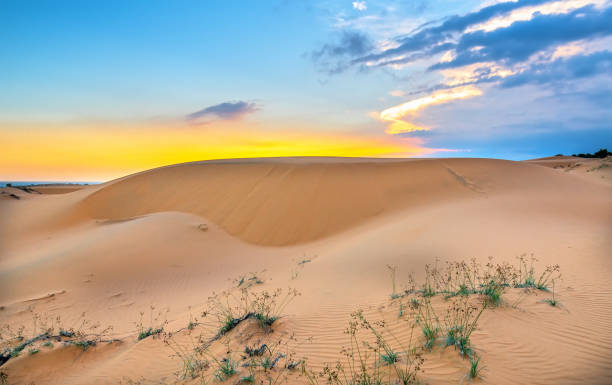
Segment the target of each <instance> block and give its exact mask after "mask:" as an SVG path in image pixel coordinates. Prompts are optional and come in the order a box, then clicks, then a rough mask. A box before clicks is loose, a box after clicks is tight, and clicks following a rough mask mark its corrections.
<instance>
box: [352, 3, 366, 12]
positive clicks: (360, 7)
mask: <svg viewBox="0 0 612 385" xmlns="http://www.w3.org/2000/svg"><path fill="white" fill-rule="evenodd" d="M353 8H355V9H356V10H358V11H365V10H366V9H368V7H367V6H366V2H365V1H353Z"/></svg>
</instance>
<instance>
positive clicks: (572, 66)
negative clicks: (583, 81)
mask: <svg viewBox="0 0 612 385" xmlns="http://www.w3.org/2000/svg"><path fill="white" fill-rule="evenodd" d="M598 74H612V52H610V51H600V52H594V53H591V54H588V55H575V56H571V57H563V58H560V59H557V60H555V61H554V62H552V63H545V64H539V63H538V64H534V65H532V66H531V67H530V68H529V70H526V71H523V72H521V73H519V74H516V75H513V76H509V77H506V78H505V79H504V80H503V81H502V82H501V86H502V87H516V86H520V85H524V84H546V83H558V82H561V81H564V80H574V79H580V78H585V77H590V76H594V75H598Z"/></svg>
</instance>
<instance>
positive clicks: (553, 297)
mask: <svg viewBox="0 0 612 385" xmlns="http://www.w3.org/2000/svg"><path fill="white" fill-rule="evenodd" d="M544 301H545V302H547V303H548V304H549V305H550V306H557V305H558V304H559V303H558V302H557V300H556V299H555V280H554V279H553V280H552V298H548V299H545V300H544Z"/></svg>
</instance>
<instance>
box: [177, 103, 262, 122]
mask: <svg viewBox="0 0 612 385" xmlns="http://www.w3.org/2000/svg"><path fill="white" fill-rule="evenodd" d="M257 109H258V108H257V105H256V104H255V103H249V102H244V101H234V102H225V103H220V104H215V105H214V106H209V107H206V108H204V109H201V110H199V111H196V112H194V113H191V114H189V115H187V116H186V119H187V120H198V121H205V122H208V121H213V120H232V119H240V118H242V117H243V116H244V115H247V114H251V113H253V112H255V111H257Z"/></svg>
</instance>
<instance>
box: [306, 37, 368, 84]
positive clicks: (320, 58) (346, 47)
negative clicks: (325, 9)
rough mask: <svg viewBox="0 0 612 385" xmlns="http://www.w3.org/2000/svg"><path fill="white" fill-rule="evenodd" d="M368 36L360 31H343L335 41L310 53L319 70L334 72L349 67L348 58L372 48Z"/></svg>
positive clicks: (357, 55)
mask: <svg viewBox="0 0 612 385" xmlns="http://www.w3.org/2000/svg"><path fill="white" fill-rule="evenodd" d="M373 47H374V45H373V44H372V42H371V40H370V38H369V37H368V36H367V35H365V34H364V33H361V32H355V31H343V32H342V34H341V35H340V38H339V40H338V41H337V42H336V43H332V44H325V45H324V46H323V47H321V49H319V50H317V51H314V52H312V53H311V58H312V59H313V60H314V62H315V63H316V64H317V66H318V67H319V70H321V71H323V72H327V73H329V74H335V73H339V72H342V71H344V70H346V69H347V68H348V67H350V65H351V62H350V60H351V59H352V58H354V57H359V56H363V55H365V54H366V53H368V52H370V51H371V50H372V49H373Z"/></svg>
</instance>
